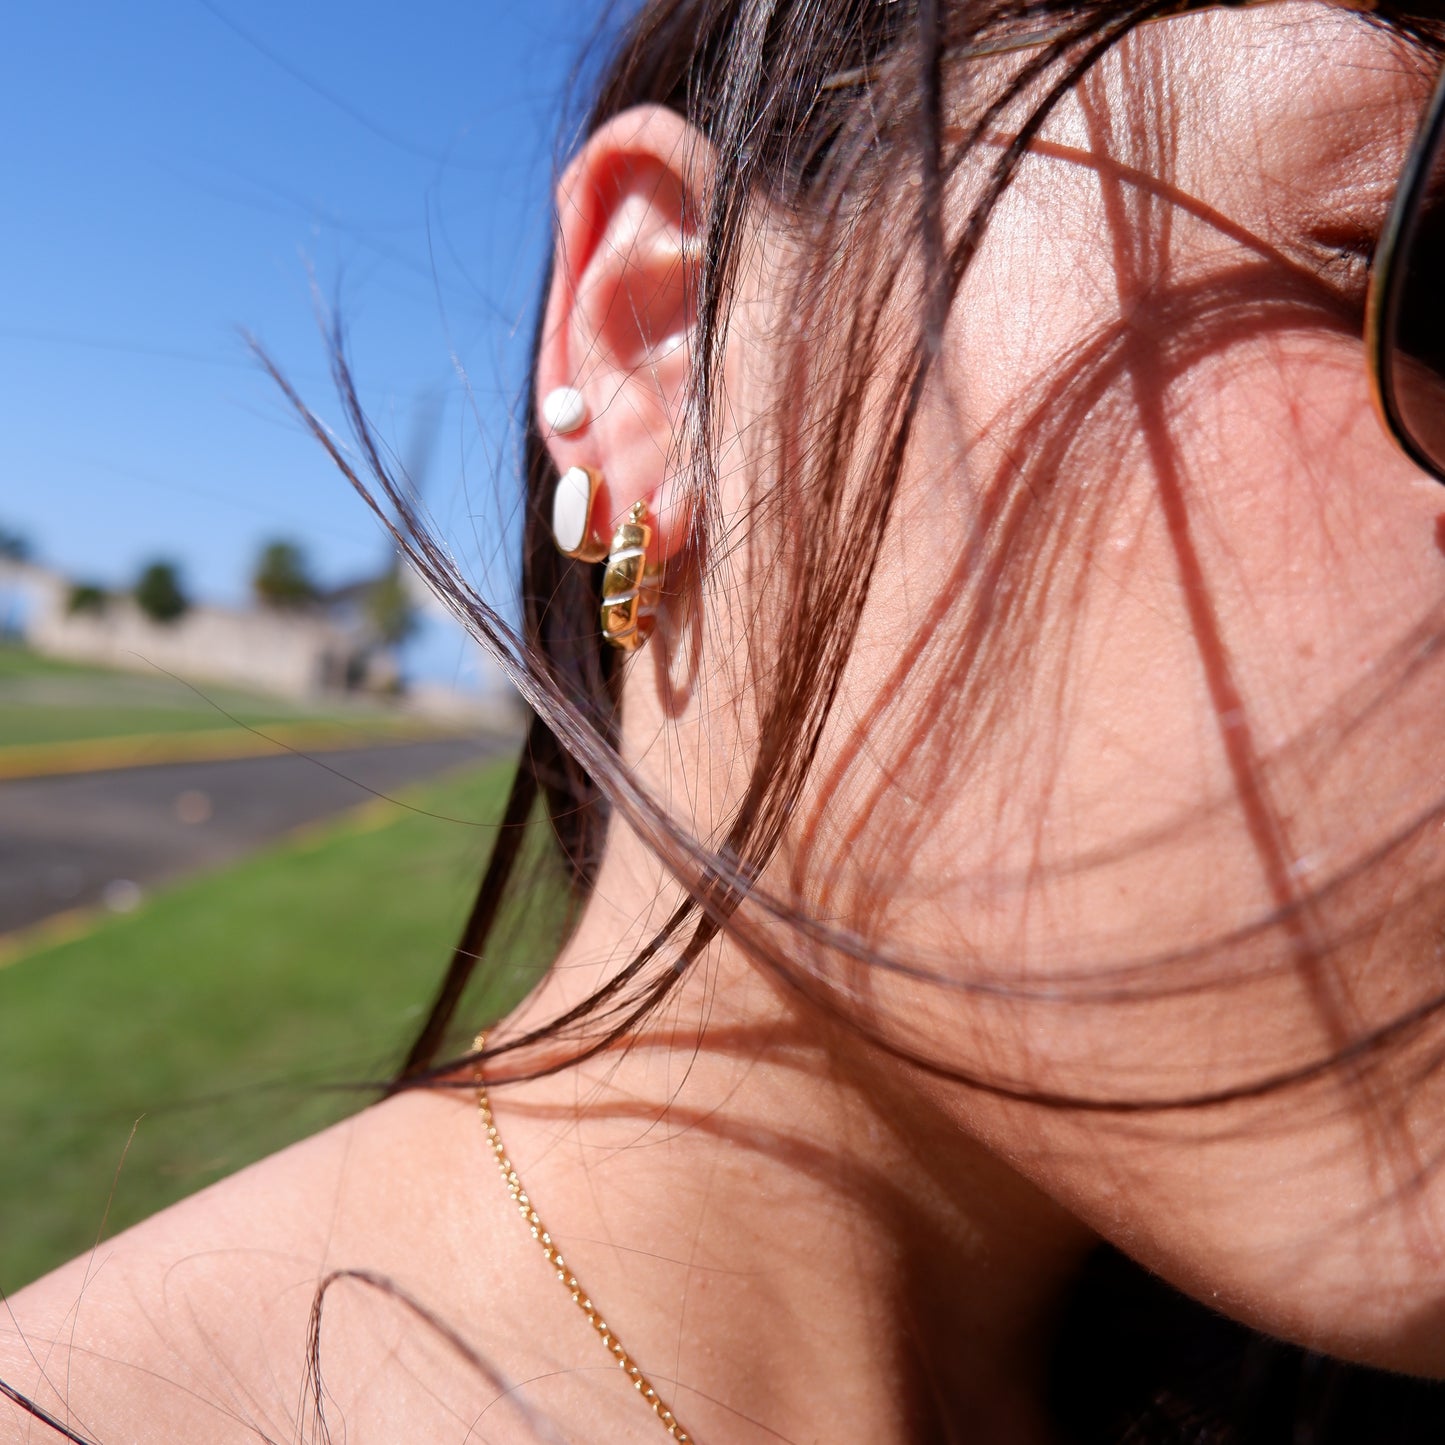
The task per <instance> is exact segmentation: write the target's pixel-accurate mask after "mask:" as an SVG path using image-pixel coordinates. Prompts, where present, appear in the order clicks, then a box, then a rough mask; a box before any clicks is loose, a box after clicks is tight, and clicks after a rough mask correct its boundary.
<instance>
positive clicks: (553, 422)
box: [542, 386, 588, 437]
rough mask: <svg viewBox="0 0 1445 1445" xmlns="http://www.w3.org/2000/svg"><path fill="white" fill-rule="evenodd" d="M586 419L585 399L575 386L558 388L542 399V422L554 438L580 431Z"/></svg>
mask: <svg viewBox="0 0 1445 1445" xmlns="http://www.w3.org/2000/svg"><path fill="white" fill-rule="evenodd" d="M587 419H588V418H587V398H586V397H584V396H583V395H582V393H581V392H580V391H578V390H577V388H576V387H575V386H559V387H557V388H556V389H555V390H553V391H549V392H548V393H547V395H546V396H544V397H543V398H542V420H543V421H544V422H546V423H547V426H548V429H549V430H550V431H551V432H552V434H553V435H554V436H559V437H565V436H571V434H572V433H573V432H574V431H581V430H582V428H583V427H584V426H586V425H587Z"/></svg>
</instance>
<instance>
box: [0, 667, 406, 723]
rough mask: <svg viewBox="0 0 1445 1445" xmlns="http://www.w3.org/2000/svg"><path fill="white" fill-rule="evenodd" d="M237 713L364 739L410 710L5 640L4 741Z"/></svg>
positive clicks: (1, 670) (0, 671)
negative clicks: (334, 728) (328, 727)
mask: <svg viewBox="0 0 1445 1445" xmlns="http://www.w3.org/2000/svg"><path fill="white" fill-rule="evenodd" d="M227 714H230V715H231V716H230V717H228V716H227ZM232 718H235V719H238V720H239V721H240V722H241V723H244V724H246V725H247V726H250V727H264V726H266V725H267V724H269V723H288V722H300V721H316V720H319V721H327V722H341V723H345V724H346V725H348V726H349V727H350V726H354V727H355V728H356V731H357V735H358V738H362V739H364V738H365V737H368V736H375V734H376V732H377V731H385V730H387V729H389V728H393V727H395V726H396V725H397V724H398V723H399V722H402V721H405V714H404V713H403V712H401V711H399V710H397V709H394V708H386V707H383V706H381V705H379V704H373V705H371V706H366V705H364V704H362V705H357V706H348V707H344V708H341V707H336V706H334V705H333V706H324V705H323V706H319V707H318V706H317V705H316V704H314V703H304V702H290V701H287V700H286V699H283V698H266V697H259V696H255V695H252V694H249V693H245V692H239V691H237V690H236V689H234V688H227V687H220V686H211V685H209V684H206V685H202V686H198V687H197V688H195V689H192V688H190V687H187V686H186V684H185V683H183V682H179V681H177V680H176V679H174V678H171V677H166V676H165V675H163V674H160V673H157V674H155V675H153V676H152V675H148V674H145V673H130V672H118V671H115V670H112V669H109V668H101V667H87V666H82V665H80V664H78V663H70V662H63V661H60V660H59V659H56V658H47V657H40V656H38V655H37V654H36V653H33V652H29V651H27V650H26V649H25V648H22V647H16V646H13V645H9V644H0V748H3V747H6V746H14V745H18V744H29V743H55V742H76V741H80V740H82V739H91V738H113V737H131V736H135V735H138V734H148V733H173V732H195V731H202V730H207V731H216V730H225V729H228V728H234V727H236V726H237V723H236V722H233V721H232Z"/></svg>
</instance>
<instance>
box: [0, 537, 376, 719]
mask: <svg viewBox="0 0 1445 1445" xmlns="http://www.w3.org/2000/svg"><path fill="white" fill-rule="evenodd" d="M7 599H8V615H11V616H14V617H17V618H18V619H19V623H18V630H19V632H20V635H21V637H23V639H24V640H25V642H26V643H27V644H28V645H29V646H30V647H33V648H34V649H35V650H36V651H37V652H43V653H48V654H49V655H50V656H52V657H64V658H69V659H71V660H72V661H75V662H95V663H100V664H102V665H104V666H107V667H123V668H129V669H131V670H133V671H137V672H154V671H155V670H156V669H157V668H163V669H164V670H165V671H167V672H174V673H176V674H177V675H178V676H180V677H183V678H188V679H190V678H194V679H196V680H197V681H202V680H203V681H207V682H222V683H231V684H233V685H235V686H239V687H248V688H260V689H261V690H263V691H265V692H271V693H278V694H281V695H283V696H287V697H308V696H312V695H314V694H316V693H318V692H322V691H325V690H328V689H340V688H342V687H344V686H345V685H346V681H347V668H348V664H349V663H351V660H352V659H353V658H354V657H355V656H357V655H358V651H359V648H358V643H359V639H358V638H357V637H356V635H355V634H354V633H353V632H349V631H347V630H346V629H344V628H342V627H339V626H336V625H335V624H333V623H332V622H330V621H328V620H327V619H325V618H321V617H314V616H307V615H305V614H299V615H298V614H287V613H280V612H274V613H273V612H266V611H264V610H261V609H256V610H254V611H253V610H247V611H244V612H243V611H233V610H231V609H229V608H223V607H209V606H204V605H198V606H194V607H192V608H191V609H190V611H188V612H187V613H186V614H185V615H184V616H182V617H180V618H178V619H177V620H176V621H175V622H172V623H165V624H162V623H156V622H152V621H151V620H150V618H149V617H147V616H146V615H145V613H143V612H142V611H141V610H140V608H138V607H137V606H136V605H135V603H134V602H133V601H131V600H130V598H128V597H121V598H114V599H112V600H111V601H110V602H109V603H108V604H107V606H106V607H105V609H104V611H102V612H98V613H96V612H83V613H75V614H71V613H70V612H69V610H68V604H69V599H70V583H69V581H68V580H67V579H65V578H63V577H60V576H58V575H57V574H55V573H53V572H50V571H48V570H47V569H45V568H41V567H35V566H30V565H26V564H15V563H10V564H5V565H4V566H3V568H0V613H6V612H7V606H6V601H7Z"/></svg>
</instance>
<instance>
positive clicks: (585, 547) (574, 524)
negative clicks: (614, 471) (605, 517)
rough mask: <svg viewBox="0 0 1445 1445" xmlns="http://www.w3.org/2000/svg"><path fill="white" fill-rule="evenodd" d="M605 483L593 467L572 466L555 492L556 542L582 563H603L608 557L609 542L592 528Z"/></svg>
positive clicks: (558, 548) (553, 512) (560, 550)
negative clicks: (602, 483)
mask: <svg viewBox="0 0 1445 1445" xmlns="http://www.w3.org/2000/svg"><path fill="white" fill-rule="evenodd" d="M601 481H602V478H601V477H600V476H598V474H597V473H596V472H594V471H592V470H591V469H590V468H589V467H568V469H567V470H566V471H565V472H563V473H562V475H561V476H560V477H558V478H557V490H556V491H555V492H553V493H552V539H553V541H555V542H556V544H557V550H558V551H559V552H561V553H562V554H563V555H564V556H567V557H574V558H576V560H577V561H579V562H600V561H602V559H603V558H604V557H606V556H607V539H606V538H605V537H602V536H600V535H599V534H598V533H597V532H596V531H595V530H594V529H593V526H592V514H593V512H594V511H596V509H597V488H598V485H599V484H600V483H601Z"/></svg>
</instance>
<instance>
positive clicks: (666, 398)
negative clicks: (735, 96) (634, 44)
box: [537, 105, 711, 562]
mask: <svg viewBox="0 0 1445 1445" xmlns="http://www.w3.org/2000/svg"><path fill="white" fill-rule="evenodd" d="M709 161H710V146H709V143H708V141H707V139H706V138H705V137H704V136H703V135H702V134H701V133H700V132H699V131H697V130H695V129H694V128H693V127H692V126H690V125H689V124H688V123H687V122H686V121H685V120H683V119H682V118H681V117H680V116H678V115H677V114H675V113H674V112H673V111H670V110H666V109H664V108H663V107H661V106H651V105H649V106H639V107H637V108H635V109H632V110H628V111H625V112H623V113H622V114H621V115H618V116H615V117H614V118H613V119H612V120H610V121H608V122H607V123H606V124H605V125H604V126H602V127H601V129H599V130H597V131H596V132H594V133H593V134H592V136H590V137H589V139H588V141H587V143H586V145H584V146H583V148H582V150H581V152H580V153H579V154H578V155H577V156H576V157H575V159H574V160H573V161H572V162H571V164H570V165H569V166H568V167H567V170H566V172H565V174H564V175H563V177H562V180H561V184H560V186H559V188H558V194H557V219H558V226H557V255H556V260H555V264H554V267H553V277H552V289H551V292H550V294H549V296H548V298H547V311H546V316H545V323H544V327H543V333H542V344H541V348H540V351H539V353H538V363H537V383H538V385H537V393H538V396H539V397H540V398H541V406H542V415H541V416H539V418H538V424H539V425H540V426H541V428H542V432H543V435H544V436H545V437H546V438H547V445H548V447H549V448H550V450H551V453H552V459H553V461H554V462H555V463H556V464H557V468H558V471H559V472H563V473H565V472H567V471H569V470H570V469H571V468H573V467H584V468H587V469H588V470H589V471H591V472H593V473H596V474H600V477H601V481H600V484H599V485H598V487H597V490H596V494H595V499H594V500H593V502H592V512H591V515H590V517H589V518H588V519H587V524H586V530H587V531H588V532H589V533H590V534H592V535H593V536H595V537H600V538H604V539H605V538H606V537H610V536H611V534H612V530H613V527H614V526H615V525H616V524H617V522H619V521H620V520H621V519H622V518H623V517H624V516H625V514H626V513H627V511H628V509H629V508H630V507H631V506H632V505H633V503H635V502H639V501H640V502H643V503H644V504H645V505H646V507H647V510H648V513H649V514H650V515H649V522H650V524H651V526H652V529H653V540H652V547H651V551H652V552H653V553H655V556H652V557H651V558H650V560H651V561H653V562H663V561H665V560H666V559H667V558H668V557H670V556H671V555H672V554H673V553H674V552H675V551H676V550H677V549H678V548H679V547H680V546H681V545H682V543H683V541H684V540H685V533H686V530H687V524H688V516H687V506H686V502H685V499H684V498H681V497H679V496H677V495H674V494H673V493H674V488H673V487H672V486H671V485H670V480H671V478H672V477H674V476H675V474H676V465H675V464H676V460H677V458H676V454H675V449H674V437H675V435H676V427H677V423H678V420H679V417H680V414H681V408H682V404H683V396H684V391H685V388H686V386H687V379H688V373H689V370H690V367H691V360H692V338H693V324H694V311H693V307H694V298H695V295H696V287H695V284H694V283H695V280H696V275H697V262H698V258H699V252H698V248H697V244H696V241H695V237H694V231H693V225H694V221H695V218H696V217H697V216H699V214H700V213H701V208H702V206H703V204H704V196H705V188H706V184H707V177H708V174H709V172H710V169H711V167H710V163H709ZM560 388H571V389H573V390H574V391H575V392H576V393H578V395H577V396H573V397H567V396H566V395H565V394H562V395H559V389H560ZM549 398H553V399H554V400H553V404H552V405H551V406H549V405H548V399H549ZM549 413H550V415H549Z"/></svg>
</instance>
